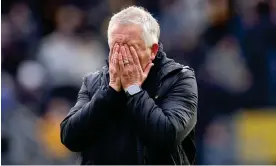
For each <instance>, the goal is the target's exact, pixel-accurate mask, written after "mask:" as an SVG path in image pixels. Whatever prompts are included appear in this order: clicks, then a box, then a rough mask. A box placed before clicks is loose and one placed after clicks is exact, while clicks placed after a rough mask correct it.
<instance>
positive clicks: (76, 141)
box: [60, 77, 118, 152]
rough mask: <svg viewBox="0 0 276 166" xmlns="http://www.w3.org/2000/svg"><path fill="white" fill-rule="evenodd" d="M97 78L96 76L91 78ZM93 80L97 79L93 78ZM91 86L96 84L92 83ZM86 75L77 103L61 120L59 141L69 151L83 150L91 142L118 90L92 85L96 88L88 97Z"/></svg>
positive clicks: (114, 101) (101, 125)
mask: <svg viewBox="0 0 276 166" xmlns="http://www.w3.org/2000/svg"><path fill="white" fill-rule="evenodd" d="M93 79H98V78H93ZM93 81H94V82H95V81H97V80H93ZM92 86H97V85H96V84H92ZM87 88H88V87H87V77H85V78H84V82H83V84H82V86H81V89H80V91H79V94H78V99H77V103H76V104H75V106H74V107H73V108H72V109H71V110H70V112H69V113H68V115H67V116H66V118H65V119H64V120H63V121H62V122H61V125H60V126H61V142H62V143H63V144H64V145H65V146H66V147H67V148H68V149H70V150H71V151H74V152H79V151H83V150H84V148H85V147H87V146H88V144H91V143H93V139H95V138H96V137H97V136H98V134H97V133H99V131H100V130H101V129H102V128H103V126H104V125H103V123H104V118H105V116H106V115H107V114H108V112H109V111H110V106H112V105H113V104H114V103H116V99H117V98H118V97H117V95H118V92H116V91H115V90H114V89H112V88H111V87H109V86H107V87H92V89H95V88H96V89H98V90H97V91H96V92H95V93H94V94H91V96H92V97H91V99H90V98H89V94H88V93H89V92H88V89H87Z"/></svg>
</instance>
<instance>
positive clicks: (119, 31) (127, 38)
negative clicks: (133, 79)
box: [109, 23, 158, 70]
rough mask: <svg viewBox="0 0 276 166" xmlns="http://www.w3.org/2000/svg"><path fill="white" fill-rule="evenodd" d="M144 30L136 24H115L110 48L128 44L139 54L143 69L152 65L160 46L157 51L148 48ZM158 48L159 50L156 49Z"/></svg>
mask: <svg viewBox="0 0 276 166" xmlns="http://www.w3.org/2000/svg"><path fill="white" fill-rule="evenodd" d="M142 34H143V30H142V28H141V27H140V26H139V25H135V24H116V23H115V24H114V25H113V26H112V27H111V33H110V36H109V37H110V47H111V46H114V44H115V43H118V44H119V45H121V46H122V45H124V44H127V45H128V46H129V47H130V46H133V47H134V48H135V50H136V52H137V54H138V57H139V61H140V64H141V67H142V69H143V70H144V69H145V67H146V66H147V65H148V64H149V63H151V62H152V61H153V60H154V58H155V55H156V52H157V50H158V45H157V44H155V46H154V47H155V49H153V47H152V48H150V47H147V46H146V43H145V41H144V40H143V38H142V36H143V35H142ZM156 47H157V49H156Z"/></svg>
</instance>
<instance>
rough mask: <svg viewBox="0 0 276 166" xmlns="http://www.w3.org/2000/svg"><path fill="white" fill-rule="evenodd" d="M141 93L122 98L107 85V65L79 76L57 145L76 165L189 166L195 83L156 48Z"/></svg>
mask: <svg viewBox="0 0 276 166" xmlns="http://www.w3.org/2000/svg"><path fill="white" fill-rule="evenodd" d="M154 64H155V65H154V67H152V69H151V71H150V73H149V76H148V78H147V79H146V81H145V82H144V84H143V86H142V88H143V91H142V92H140V93H138V94H136V95H134V96H132V97H127V96H126V95H125V94H124V93H123V92H121V93H118V92H116V91H114V90H113V89H112V88H111V87H109V86H108V82H109V81H108V80H109V74H108V67H104V68H103V70H101V71H99V72H96V73H93V74H88V75H87V76H85V77H84V81H83V84H82V87H81V89H80V91H79V95H78V99H77V103H76V105H75V106H74V107H73V108H72V109H71V110H70V112H69V113H68V115H67V117H66V118H65V119H64V120H63V121H62V123H61V142H62V143H63V144H64V145H65V146H66V147H67V148H68V149H70V150H71V151H74V152H80V157H81V158H80V159H81V164H106V165H109V164H120V165H123V164H158V165H171V164H177V165H178V164H193V163H192V162H193V161H194V157H195V146H194V127H195V124H196V115H197V114H196V112H197V96H198V95H197V84H196V79H195V76H194V72H193V70H192V69H190V68H189V67H183V66H182V65H180V64H178V63H176V62H174V61H173V60H172V59H169V58H167V57H166V54H165V53H164V52H163V51H162V45H161V46H160V49H159V51H158V54H157V57H156V59H155V60H154Z"/></svg>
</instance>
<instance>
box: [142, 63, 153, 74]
mask: <svg viewBox="0 0 276 166" xmlns="http://www.w3.org/2000/svg"><path fill="white" fill-rule="evenodd" d="M152 66H154V64H153V63H149V64H148V65H147V66H146V68H145V71H144V72H143V74H144V76H148V74H149V72H150V69H151V67H152Z"/></svg>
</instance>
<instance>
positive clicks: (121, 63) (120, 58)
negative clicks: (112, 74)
mask: <svg viewBox="0 0 276 166" xmlns="http://www.w3.org/2000/svg"><path fill="white" fill-rule="evenodd" d="M118 62H119V67H120V70H121V71H123V69H124V62H123V56H122V54H121V53H119V54H118Z"/></svg>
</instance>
